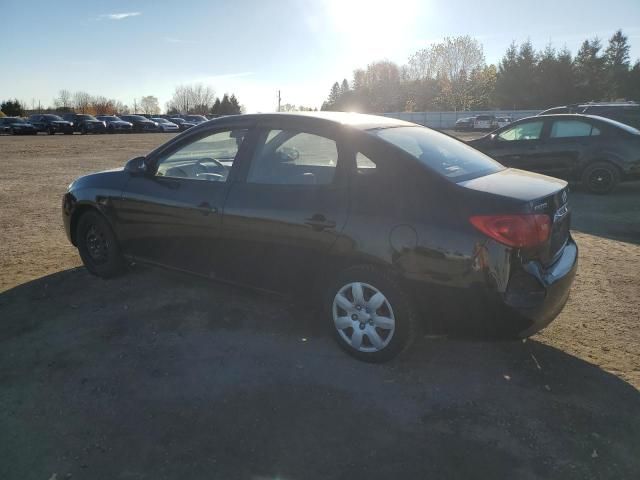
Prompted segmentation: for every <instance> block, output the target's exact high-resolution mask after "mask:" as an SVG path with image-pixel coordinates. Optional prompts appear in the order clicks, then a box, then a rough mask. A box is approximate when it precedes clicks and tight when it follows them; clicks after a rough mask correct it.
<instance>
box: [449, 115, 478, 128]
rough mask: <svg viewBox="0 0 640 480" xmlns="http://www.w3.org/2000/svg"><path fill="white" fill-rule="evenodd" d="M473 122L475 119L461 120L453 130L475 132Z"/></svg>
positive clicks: (457, 121)
mask: <svg viewBox="0 0 640 480" xmlns="http://www.w3.org/2000/svg"><path fill="white" fill-rule="evenodd" d="M473 120H474V117H465V118H459V119H458V120H456V124H455V126H454V127H453V129H454V130H457V131H465V130H473Z"/></svg>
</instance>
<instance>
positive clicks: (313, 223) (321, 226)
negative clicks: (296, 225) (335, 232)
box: [304, 213, 336, 232]
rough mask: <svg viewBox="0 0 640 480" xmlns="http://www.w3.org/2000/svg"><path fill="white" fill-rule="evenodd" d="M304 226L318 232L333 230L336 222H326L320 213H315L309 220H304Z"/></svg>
mask: <svg viewBox="0 0 640 480" xmlns="http://www.w3.org/2000/svg"><path fill="white" fill-rule="evenodd" d="M304 224H305V225H308V226H310V227H311V228H312V229H313V230H316V231H318V232H320V231H322V230H327V229H330V228H335V226H336V222H334V221H333V220H327V219H326V217H325V216H324V215H322V214H320V213H316V214H315V215H313V216H312V217H311V218H306V219H305V221H304Z"/></svg>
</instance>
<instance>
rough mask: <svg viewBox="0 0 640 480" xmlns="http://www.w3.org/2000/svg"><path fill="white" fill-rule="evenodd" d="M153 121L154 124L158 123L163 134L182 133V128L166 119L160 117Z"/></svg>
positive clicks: (154, 118)
mask: <svg viewBox="0 0 640 480" xmlns="http://www.w3.org/2000/svg"><path fill="white" fill-rule="evenodd" d="M151 120H153V121H154V122H156V123H157V124H158V130H159V131H161V132H165V133H167V132H179V131H180V127H179V126H178V125H177V124H175V123H173V122H170V121H169V120H167V119H166V118H160V117H153V118H151Z"/></svg>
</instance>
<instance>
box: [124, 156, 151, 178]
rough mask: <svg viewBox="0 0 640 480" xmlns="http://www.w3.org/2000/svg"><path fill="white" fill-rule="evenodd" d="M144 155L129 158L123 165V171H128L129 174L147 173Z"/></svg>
mask: <svg viewBox="0 0 640 480" xmlns="http://www.w3.org/2000/svg"><path fill="white" fill-rule="evenodd" d="M145 160H146V158H145V157H136V158H132V159H131V160H129V161H128V162H127V163H125V165H124V171H125V172H129V173H130V174H131V175H144V174H145V173H147V164H146V162H145Z"/></svg>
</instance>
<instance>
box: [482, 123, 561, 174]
mask: <svg viewBox="0 0 640 480" xmlns="http://www.w3.org/2000/svg"><path fill="white" fill-rule="evenodd" d="M545 123H546V122H545V120H544V118H542V117H538V118H534V119H530V120H527V121H523V122H519V123H517V124H516V125H512V126H511V127H509V128H507V129H505V130H502V131H501V132H499V133H497V134H496V135H495V136H494V137H493V140H492V141H491V144H490V145H489V146H488V147H487V148H486V149H485V151H486V152H487V153H488V154H489V155H490V156H491V157H493V158H495V159H496V160H498V161H499V162H500V163H502V164H503V165H506V166H508V167H513V168H520V169H522V170H529V171H532V172H539V173H545V171H546V169H548V168H549V166H548V165H547V162H546V159H545V156H544V152H543V151H542V145H543V143H544V136H545V134H546V127H545Z"/></svg>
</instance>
